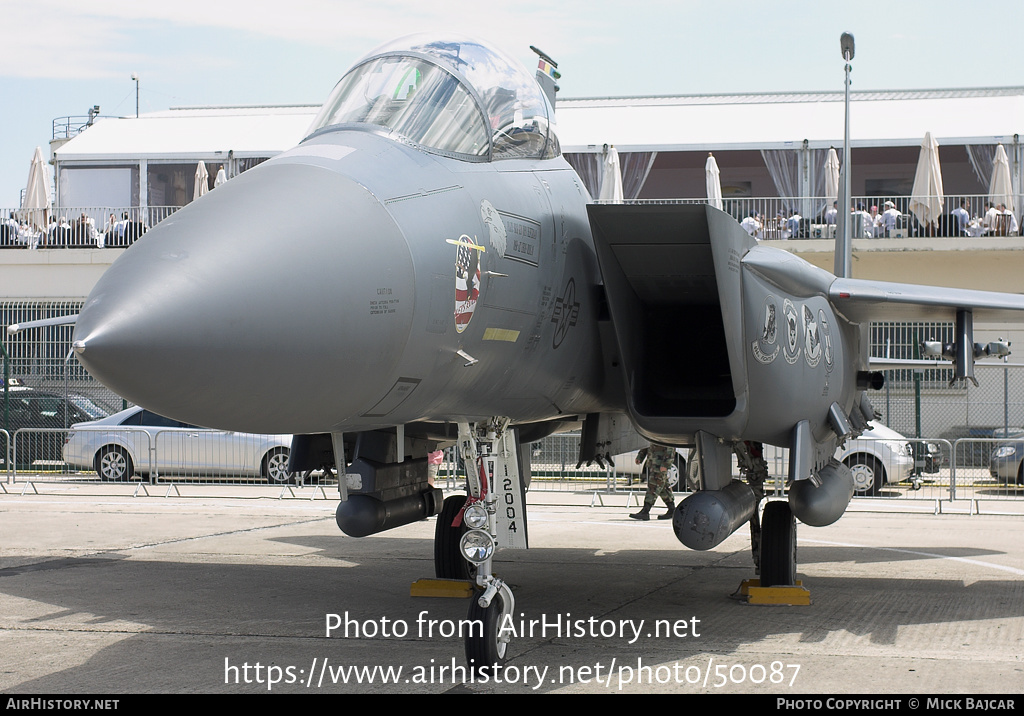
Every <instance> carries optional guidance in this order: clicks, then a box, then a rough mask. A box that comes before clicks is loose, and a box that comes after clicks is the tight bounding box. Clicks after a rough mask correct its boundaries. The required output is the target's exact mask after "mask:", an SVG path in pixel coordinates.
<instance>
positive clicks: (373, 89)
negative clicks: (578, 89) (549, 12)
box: [309, 35, 559, 161]
mask: <svg viewBox="0 0 1024 716" xmlns="http://www.w3.org/2000/svg"><path fill="white" fill-rule="evenodd" d="M345 125H370V126H372V127H379V128H384V129H386V130H388V131H389V132H393V133H395V134H397V135H400V136H401V137H402V138H404V139H405V140H407V141H409V142H412V143H414V144H416V145H419V146H421V147H423V148H425V149H428V150H431V151H434V152H437V153H440V154H444V155H446V156H453V157H456V158H460V159H469V160H474V161H491V160H499V159H521V158H532V159H546V158H550V157H555V156H558V154H559V145H558V139H557V137H556V136H555V131H554V126H553V111H552V108H551V105H550V103H549V102H548V100H547V97H546V96H545V95H544V93H543V92H542V91H541V89H540V86H539V85H538V84H537V82H536V80H535V79H534V78H533V77H532V76H530V74H529V73H528V72H527V71H526V70H525V69H524V68H523V67H522V66H521V65H519V64H518V63H516V62H514V61H513V60H510V59H509V58H508V57H506V56H505V55H504V54H503V53H501V52H500V51H499V50H497V49H495V48H493V47H491V46H489V45H487V44H485V43H483V42H480V41H477V40H469V39H460V38H449V39H441V40H439V39H437V38H434V37H423V36H418V35H414V36H411V37H405V38H402V39H400V40H396V41H395V42H392V43H389V44H387V45H384V46H383V47H379V48H377V49H376V50H374V51H373V52H371V53H370V54H369V55H367V56H366V57H364V58H363V59H362V60H360V61H359V62H358V63H356V65H355V66H354V67H353V68H352V69H351V70H349V71H348V73H347V74H346V75H345V76H344V77H342V79H341V81H340V82H339V83H338V85H337V86H336V87H335V88H334V91H333V92H332V93H331V96H330V97H329V98H328V100H327V102H326V103H325V104H324V106H323V108H322V109H321V110H320V113H319V114H318V115H317V117H316V119H315V120H314V122H313V125H312V127H311V128H310V131H309V134H310V135H312V134H315V133H319V132H321V131H324V130H327V129H329V128H333V127H340V126H345Z"/></svg>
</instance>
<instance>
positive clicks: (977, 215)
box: [629, 194, 1020, 240]
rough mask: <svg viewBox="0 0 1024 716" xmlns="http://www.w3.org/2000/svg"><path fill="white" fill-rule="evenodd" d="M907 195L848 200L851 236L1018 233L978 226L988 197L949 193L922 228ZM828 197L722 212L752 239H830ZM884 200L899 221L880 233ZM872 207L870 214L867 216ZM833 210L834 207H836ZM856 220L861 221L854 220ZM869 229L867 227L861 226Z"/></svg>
mask: <svg viewBox="0 0 1024 716" xmlns="http://www.w3.org/2000/svg"><path fill="white" fill-rule="evenodd" d="M910 199H911V197H909V196H898V195H892V196H855V197H853V199H852V200H851V206H852V207H854V208H855V209H857V210H858V211H863V212H864V213H865V214H866V215H867V216H868V217H869V218H870V221H868V222H867V224H865V223H864V222H863V221H854V222H853V224H852V225H851V236H852V237H853V238H855V239H860V238H883V237H885V238H910V237H915V236H940V237H943V236H944V237H957V236H981V235H998V236H1008V235H1018V234H1019V233H1020V222H1017V223H1018V228H1017V230H1016V231H1013V230H1012V229H1011V227H1012V225H1013V222H1012V221H1010V220H1009V217H1007V220H1006V221H1005V222H1001V223H999V224H997V225H993V226H991V227H987V226H985V225H984V217H985V212H986V209H987V207H986V204H987V202H988V201H989V200H990V197H989V196H988V195H986V194H955V195H947V196H945V197H944V198H943V206H944V208H943V212H942V214H941V216H940V217H939V219H938V221H936V222H934V223H933V224H931V225H930V226H924V225H922V224H921V223H920V222H919V221H918V220H917V217H916V216H915V215H914V214H913V213H911V211H910V208H909V207H910ZM834 202H835V200H834V199H832V198H829V197H824V196H762V197H751V196H744V197H731V198H726V199H723V200H722V209H723V211H725V212H726V213H727V214H729V215H731V216H732V217H733V218H734V219H736V221H743V219H745V218H746V217H748V216H750V217H758V220H759V228H758V233H757V238H759V239H763V240H773V239H832V238H835V230H836V229H835V226H836V219H835V215H834V214H832V215H830V214H829V209H832V208H833V203H834ZM886 202H892V203H893V204H894V205H895V206H894V208H895V209H896V210H897V211H899V212H900V215H901V217H902V218H901V219H899V220H898V221H897V224H896V228H895V229H893V230H891V231H890V232H889V233H888V234H886V233H885V231H884V229H882V230H879V229H878V227H876V226H875V217H876V215H881V214H883V213H884V212H885V208H886V207H885V205H886ZM629 203H631V204H706V203H707V199H706V198H704V197H698V198H680V199H636V200H633V201H630V202H629ZM961 205H963V207H964V209H965V210H966V211H967V213H968V216H969V217H970V222H969V224H970V225H969V227H968V229H967V230H966V231H964V230H962V229H961V228H960V225H959V222H957V221H955V220H954V219H952V218H951V215H952V212H953V210H954V209H957V208H958V207H960V206H961ZM872 208H874V209H875V214H872ZM836 210H837V209H836ZM794 214H798V215H799V219H798V220H797V221H796V223H795V224H794V225H793V226H790V225H789V224H788V220H789V219H790V218H791V217H792V216H793V215H794ZM856 218H858V219H862V218H863V217H860V216H858V217H856ZM868 225H870V226H871V228H870V229H868V228H867V226H868Z"/></svg>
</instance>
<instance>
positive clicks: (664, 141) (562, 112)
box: [556, 87, 1024, 152]
mask: <svg viewBox="0 0 1024 716" xmlns="http://www.w3.org/2000/svg"><path fill="white" fill-rule="evenodd" d="M556 116H557V119H558V132H559V138H560V140H561V143H562V151H563V152H586V151H596V150H599V149H600V148H601V147H602V146H603V145H604V144H606V143H607V144H614V145H615V146H616V147H617V148H618V149H619V151H654V150H657V151H697V150H703V151H708V150H710V151H714V150H729V149H732V150H737V149H786V148H799V147H800V146H801V145H802V144H803V140H805V139H806V140H808V145H809V147H811V148H817V149H820V148H828V147H829V146H840V145H842V143H843V123H844V122H843V95H842V93H839V92H820V93H792V94H763V95H756V94H755V95H703V96H681V97H635V98H621V99H618V98H609V99H566V100H559V101H558V103H557V105H556ZM1022 130H1024V87H1014V88H1004V89H976V90H922V91H907V92H861V93H852V94H851V101H850V134H851V145H852V146H854V147H883V146H917V145H920V143H921V137H923V136H924V133H925V132H927V131H930V132H931V133H932V136H934V137H935V138H936V139H937V140H938V142H939V144H940V145H948V144H995V143H996V142H1005V143H1011V144H1012V143H1013V137H1014V135H1015V134H1017V133H1018V132H1021V131H1022Z"/></svg>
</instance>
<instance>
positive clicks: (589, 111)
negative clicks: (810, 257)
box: [56, 87, 1024, 162]
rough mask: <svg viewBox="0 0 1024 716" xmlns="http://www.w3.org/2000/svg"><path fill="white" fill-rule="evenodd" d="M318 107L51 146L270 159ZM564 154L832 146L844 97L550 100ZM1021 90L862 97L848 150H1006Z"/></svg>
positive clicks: (128, 156) (194, 114) (245, 111)
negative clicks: (930, 141)
mask: <svg viewBox="0 0 1024 716" xmlns="http://www.w3.org/2000/svg"><path fill="white" fill-rule="evenodd" d="M318 110H319V107H318V106H312V105H309V106H290V107H219V108H218V107H209V108H186V109H170V110H167V111H164V112H155V113H151V114H145V115H142V116H141V117H139V118H134V117H133V118H126V119H107V120H101V121H98V122H97V123H96V124H94V125H93V126H92V127H90V128H89V129H88V130H86V131H84V132H82V133H81V134H79V135H78V136H76V137H75V138H73V139H72V140H70V141H69V142H67V143H66V144H64V145H63V146H61V147H60V148H59V149H57V151H56V155H57V159H58V160H59V161H61V162H65V161H73V162H95V161H102V162H115V161H118V160H120V161H122V162H123V161H131V160H139V159H162V160H174V159H190V160H192V161H197V160H199V159H204V160H214V161H223V160H224V159H226V158H227V155H228V152H229V151H231V152H233V156H235V157H266V156H273V155H275V154H277V153H279V152H282V151H284V150H286V149H290V148H291V147H293V146H295V145H296V144H298V143H299V141H301V140H302V138H303V137H304V136H305V134H306V132H307V130H308V129H309V127H310V124H311V123H312V121H313V119H314V117H315V116H316V114H317V112H318ZM556 118H557V123H558V124H557V127H558V129H557V131H558V136H559V139H560V142H561V145H562V151H563V152H593V151H600V149H601V147H602V146H603V145H604V144H613V145H615V146H616V147H617V148H618V149H619V151H653V150H657V151H698V150H699V151H721V150H742V149H786V148H799V147H800V146H802V144H803V141H804V140H805V139H806V140H807V141H808V146H809V147H810V148H827V147H829V146H840V145H841V144H842V141H843V95H842V93H840V92H818V93H814V92H807V93H780V94H747V95H699V96H678V97H626V98H605V99H559V101H558V103H557V106H556ZM1022 130H1024V87H1011V88H1001V89H972V90H922V91H904V92H859V93H853V94H852V95H851V104H850V131H851V137H852V142H851V143H852V146H854V147H885V146H918V145H919V144H920V142H921V137H923V136H924V133H925V132H928V131H930V132H931V133H932V136H934V137H935V138H936V139H937V140H938V142H939V144H940V145H949V144H995V143H997V142H1002V143H1004V144H1007V145H1010V144H1013V141H1014V135H1016V134H1017V133H1024V132H1022Z"/></svg>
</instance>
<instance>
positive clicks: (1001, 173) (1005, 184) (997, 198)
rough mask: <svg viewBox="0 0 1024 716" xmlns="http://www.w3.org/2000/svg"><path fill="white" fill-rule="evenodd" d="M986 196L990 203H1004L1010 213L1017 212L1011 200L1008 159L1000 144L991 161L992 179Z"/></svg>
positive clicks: (1011, 187) (997, 204) (1011, 190)
mask: <svg viewBox="0 0 1024 716" xmlns="http://www.w3.org/2000/svg"><path fill="white" fill-rule="evenodd" d="M988 196H989V199H990V200H991V201H992V204H993V205H995V206H999V205H1000V204H1005V205H1006V208H1007V209H1008V210H1009V211H1010V213H1011V214H1016V213H1017V207H1016V206H1014V201H1013V185H1012V184H1011V182H1010V159H1009V157H1007V156H1006V150H1005V149H1003V145H1002V144H1000V145H998V146H997V147H996V158H995V159H994V160H993V163H992V181H990V182H989V185H988Z"/></svg>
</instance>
